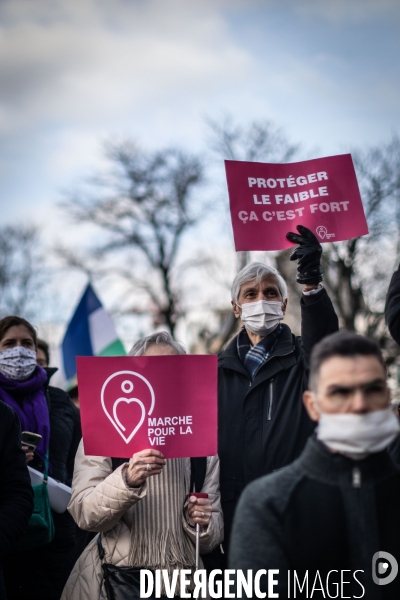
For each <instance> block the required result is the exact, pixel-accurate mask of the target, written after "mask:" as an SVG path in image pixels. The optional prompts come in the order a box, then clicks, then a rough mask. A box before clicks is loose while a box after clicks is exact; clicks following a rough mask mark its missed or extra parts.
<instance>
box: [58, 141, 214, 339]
mask: <svg viewBox="0 0 400 600" xmlns="http://www.w3.org/2000/svg"><path fill="white" fill-rule="evenodd" d="M106 157H107V159H108V161H109V164H110V170H109V172H108V173H106V174H102V175H100V176H97V177H96V178H95V179H94V180H92V181H91V184H90V185H89V189H87V188H86V187H84V186H82V188H81V189H80V190H79V191H78V192H77V193H74V194H70V195H69V197H68V198H67V200H66V201H65V202H64V203H63V206H64V208H65V209H66V210H67V211H68V213H69V214H70V215H71V216H72V217H73V218H74V220H75V221H76V222H77V223H92V224H94V225H96V226H97V227H98V228H99V229H100V230H101V232H102V233H101V237H102V242H101V243H99V244H97V245H96V246H95V247H94V248H92V250H91V251H90V252H88V253H87V256H88V258H90V259H91V262H92V265H93V264H94V263H96V264H97V269H98V270H97V272H98V273H100V274H101V275H102V276H104V275H107V274H110V272H113V273H114V274H116V275H118V276H119V277H122V278H123V280H124V281H125V282H127V283H128V284H129V286H130V289H131V295H130V298H131V301H130V302H129V303H128V305H126V306H125V307H124V312H125V313H129V312H130V313H142V312H150V311H149V308H150V307H151V311H152V312H153V316H154V319H155V322H156V323H157V324H160V323H162V324H165V325H166V326H167V327H168V328H169V330H170V331H171V333H173V332H174V329H175V325H176V322H177V320H178V318H179V317H180V316H181V315H182V307H181V292H180V288H179V286H178V285H177V283H176V278H175V277H174V268H175V266H176V263H177V259H178V254H179V250H180V248H181V243H182V240H183V236H184V235H185V234H186V232H187V231H188V230H189V229H190V228H192V227H193V226H194V225H195V224H196V223H197V222H198V221H199V219H200V218H201V216H202V211H201V206H200V205H197V206H196V203H195V201H194V198H193V192H194V191H195V189H196V188H197V186H198V185H199V184H200V183H201V182H202V180H203V165H202V162H201V160H200V159H199V158H198V157H197V156H195V155H193V154H190V153H188V152H183V151H180V150H177V149H164V150H161V151H156V152H144V151H142V150H141V149H140V148H139V147H138V146H136V145H135V144H134V143H132V142H130V141H125V142H123V143H118V144H108V145H107V147H106ZM74 261H75V266H77V264H78V265H79V264H80V265H81V267H82V260H81V259H74V257H73V253H71V252H70V254H69V259H68V262H69V263H70V264H73V263H74ZM123 265H125V266H123ZM91 271H92V273H93V272H96V267H93V266H92V267H91ZM138 291H140V292H142V293H144V294H145V297H146V298H147V302H146V307H145V308H143V306H142V307H140V306H139V305H138V302H137V294H136V295H135V292H138Z"/></svg>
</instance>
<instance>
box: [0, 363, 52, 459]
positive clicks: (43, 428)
mask: <svg viewBox="0 0 400 600" xmlns="http://www.w3.org/2000/svg"><path fill="white" fill-rule="evenodd" d="M46 381H47V373H46V371H45V370H44V369H42V368H41V367H39V366H37V367H36V369H35V370H34V372H33V375H32V376H31V377H30V378H29V379H27V380H26V381H15V380H14V379H8V378H7V377H5V376H4V375H2V374H1V373H0V399H1V400H2V401H3V402H4V403H5V404H7V405H8V406H10V407H11V408H12V409H14V411H15V412H16V413H17V415H18V417H19V420H20V423H21V431H31V432H32V433H38V434H39V435H41V436H42V439H41V440H40V442H39V444H38V445H37V448H36V451H35V452H36V453H37V455H38V456H39V458H41V459H42V460H43V461H44V459H45V456H46V453H47V451H48V448H49V440H50V418H49V410H48V408H47V402H46V395H45V383H46Z"/></svg>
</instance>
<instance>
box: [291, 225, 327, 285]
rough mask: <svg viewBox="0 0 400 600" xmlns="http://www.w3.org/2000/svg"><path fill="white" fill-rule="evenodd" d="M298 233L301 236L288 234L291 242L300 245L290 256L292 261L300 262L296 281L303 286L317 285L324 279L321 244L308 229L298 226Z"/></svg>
mask: <svg viewBox="0 0 400 600" xmlns="http://www.w3.org/2000/svg"><path fill="white" fill-rule="evenodd" d="M297 231H298V232H299V234H300V235H299V234H297V233H293V232H291V231H290V232H289V233H287V234H286V238H287V239H288V240H289V241H290V242H293V243H294V244H299V245H298V246H297V248H295V249H294V250H293V252H292V254H291V255H290V260H298V261H299V262H298V265H297V276H296V281H297V283H301V284H303V285H313V284H315V285H317V284H318V283H319V282H320V281H322V280H323V278H324V276H323V271H322V266H321V254H322V247H321V244H320V243H319V241H318V240H317V238H316V237H315V235H314V234H313V233H312V231H310V230H309V229H307V227H303V225H297Z"/></svg>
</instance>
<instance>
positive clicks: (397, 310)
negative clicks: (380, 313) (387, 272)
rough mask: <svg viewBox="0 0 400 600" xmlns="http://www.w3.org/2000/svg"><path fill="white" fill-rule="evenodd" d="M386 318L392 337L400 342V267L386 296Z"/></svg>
mask: <svg viewBox="0 0 400 600" xmlns="http://www.w3.org/2000/svg"><path fill="white" fill-rule="evenodd" d="M385 319H386V323H387V325H388V327H389V331H390V334H391V336H392V338H393V339H394V340H395V342H397V343H398V344H400V269H398V270H397V271H395V272H394V273H393V276H392V280H391V282H390V285H389V290H388V293H387V297H386V306H385Z"/></svg>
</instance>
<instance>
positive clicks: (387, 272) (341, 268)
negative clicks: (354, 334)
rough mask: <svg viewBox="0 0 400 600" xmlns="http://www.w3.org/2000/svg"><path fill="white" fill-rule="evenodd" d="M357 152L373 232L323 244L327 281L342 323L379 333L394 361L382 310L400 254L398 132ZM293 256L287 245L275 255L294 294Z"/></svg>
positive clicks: (384, 346) (369, 222)
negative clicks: (284, 249) (343, 240)
mask: <svg viewBox="0 0 400 600" xmlns="http://www.w3.org/2000/svg"><path fill="white" fill-rule="evenodd" d="M352 154H353V159H354V164H355V167H356V172H357V177H358V181H359V186H360V190H361V196H362V200H363V204H364V209H365V214H366V217H367V222H368V227H369V231H370V233H369V235H368V236H365V237H361V238H355V239H351V240H348V241H346V242H339V243H330V244H324V252H323V257H322V260H323V266H324V285H325V287H326V288H327V290H328V293H329V295H330V296H331V298H332V300H333V302H334V304H335V308H336V310H337V313H338V316H339V319H340V322H341V326H342V327H345V328H346V329H349V330H352V331H358V332H360V333H363V334H365V335H369V336H372V337H375V338H376V339H377V340H378V341H379V343H380V345H381V347H382V348H383V349H384V351H385V352H386V357H387V360H388V362H389V363H390V362H391V361H393V359H394V356H395V355H396V354H397V349H396V348H395V347H394V345H393V343H392V341H391V340H390V338H389V337H388V335H387V330H386V328H385V324H384V319H383V310H384V302H385V296H386V291H387V287H388V284H389V279H390V276H391V274H392V272H393V270H394V268H395V266H397V263H398V262H399V256H400V139H399V137H398V136H397V135H393V136H392V138H391V140H390V141H389V142H387V143H386V144H381V145H379V146H375V147H372V148H369V149H364V150H355V151H354V152H353V153H352ZM288 256H289V252H287V251H286V252H283V253H280V254H279V255H278V256H277V259H276V260H277V266H278V268H279V270H280V271H281V272H282V274H283V275H284V276H285V277H286V279H287V282H288V284H289V286H290V288H291V296H293V295H296V294H298V293H299V290H298V286H297V284H296V283H295V272H294V270H293V269H294V266H293V265H291V264H290V263H289V260H288Z"/></svg>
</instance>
